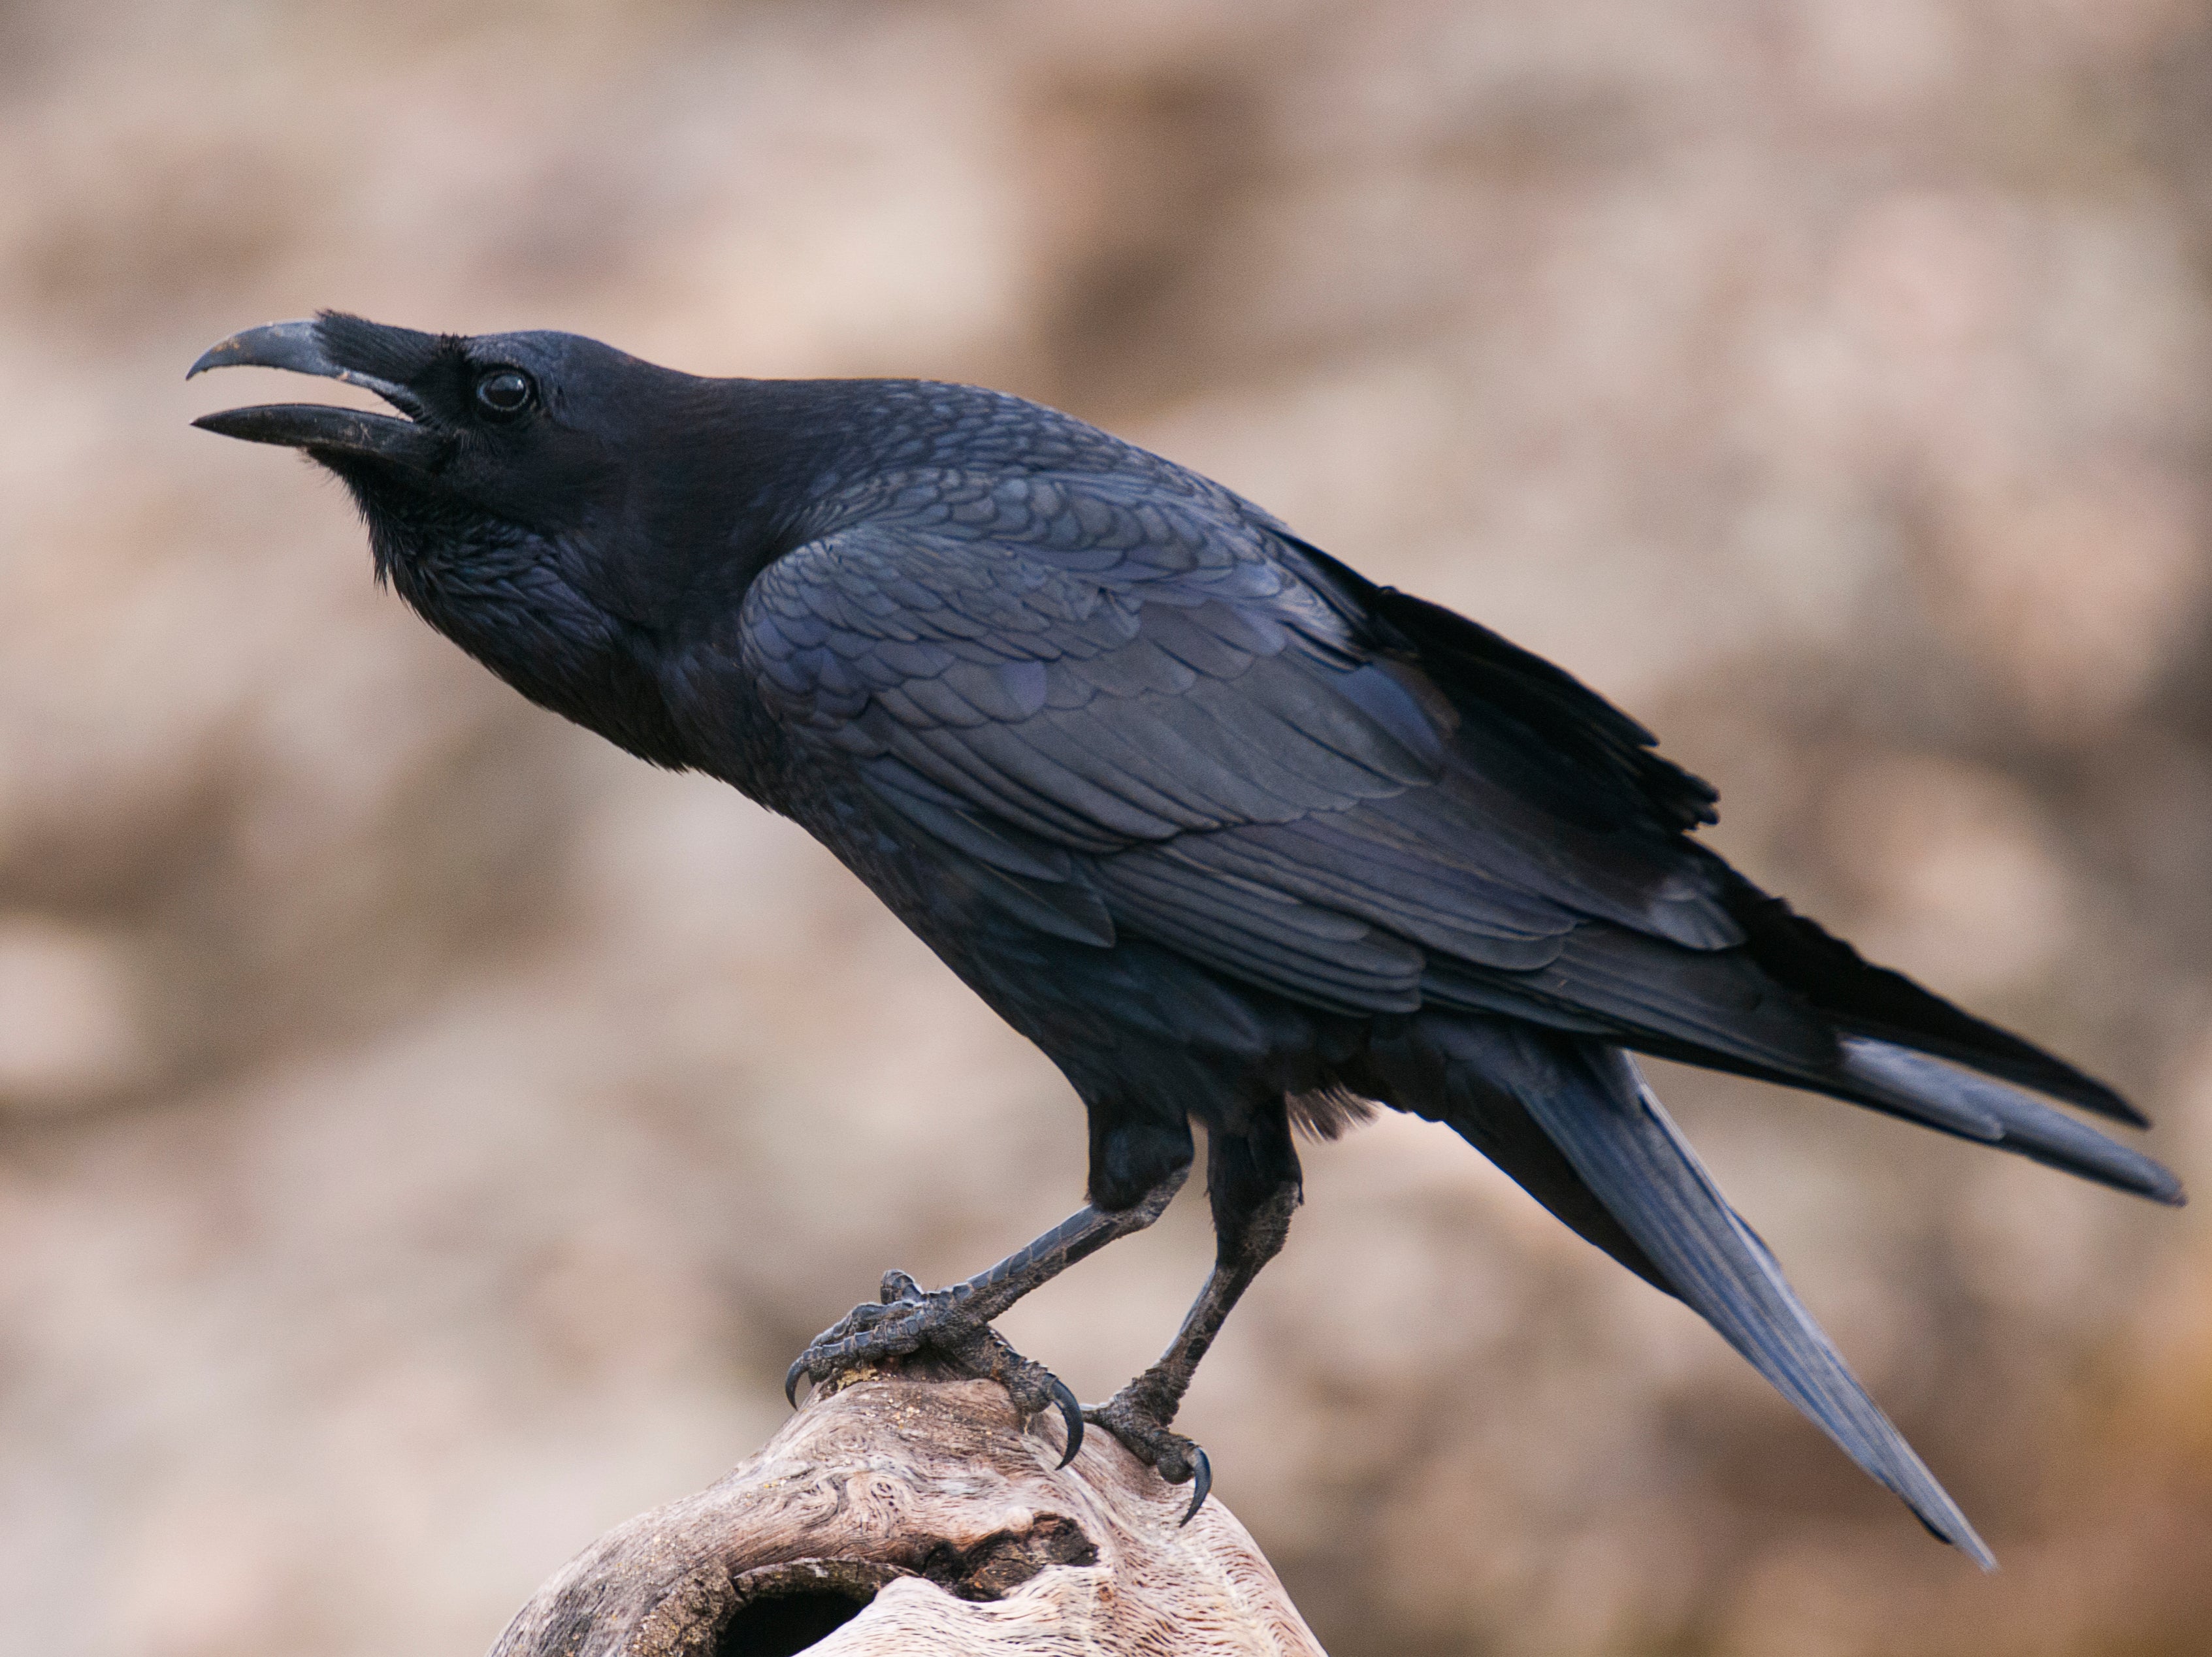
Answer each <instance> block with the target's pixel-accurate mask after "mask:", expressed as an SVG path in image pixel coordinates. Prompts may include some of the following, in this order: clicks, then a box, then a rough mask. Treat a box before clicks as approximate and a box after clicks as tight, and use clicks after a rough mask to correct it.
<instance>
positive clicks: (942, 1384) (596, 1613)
mask: <svg viewBox="0 0 2212 1657" xmlns="http://www.w3.org/2000/svg"><path fill="white" fill-rule="evenodd" d="M1061 1442H1062V1441H1061V1438H1060V1423H1059V1422H1058V1421H1057V1419H1050V1420H1048V1419H1044V1418H1040V1419H1039V1420H1038V1421H1036V1422H1035V1423H1032V1424H1031V1425H1030V1427H1029V1429H1027V1430H1024V1427H1023V1424H1022V1423H1021V1422H1020V1421H1019V1420H1018V1419H1017V1418H1016V1417H1015V1414H1014V1411H1013V1409H1012V1405H1010V1403H1009V1402H1008V1400H1007V1398H1006V1393H1005V1391H1004V1390H1003V1389H1002V1388H1000V1387H998V1386H996V1385H995V1384H994V1383H991V1382H988V1381H954V1380H940V1379H923V1378H919V1377H917V1376H915V1375H905V1374H901V1375H878V1377H876V1378H873V1379H870V1380H866V1381H860V1382H858V1383H856V1384H854V1385H853V1386H850V1387H847V1388H845V1389H844V1390H843V1391H842V1392H839V1393H835V1394H833V1395H831V1396H829V1397H828V1398H824V1399H817V1400H816V1401H815V1402H813V1403H812V1404H810V1405H808V1406H807V1407H806V1408H805V1409H804V1410H802V1411H799V1413H798V1414H797V1415H795V1416H793V1417H792V1418H791V1420H790V1421H788V1422H787V1423H785V1424H784V1426H783V1428H782V1429H781V1431H779V1432H778V1433H777V1434H776V1435H775V1437H774V1438H772V1439H770V1440H769V1442H768V1443H767V1444H766V1445H765V1446H764V1447H763V1448H762V1449H761V1450H760V1451H759V1452H758V1453H757V1454H755V1455H753V1456H751V1457H750V1458H748V1459H747V1460H744V1462H741V1463H740V1464H739V1465H738V1466H737V1467H736V1468H735V1469H734V1470H733V1471H732V1472H730V1473H729V1475H728V1476H727V1477H726V1478H723V1479H722V1480H721V1481H720V1483H719V1484H714V1486H712V1487H711V1488H709V1489H708V1490H702V1491H701V1492H700V1493H699V1494H698V1495H696V1496H689V1497H686V1498H685V1499H684V1500H683V1501H680V1502H671V1503H670V1504H669V1505H668V1506H667V1507H665V1508H659V1509H657V1510H655V1511H654V1512H652V1513H648V1514H642V1515H641V1516H640V1517H638V1518H636V1519H633V1520H630V1521H629V1523H628V1524H626V1525H623V1526H620V1527H617V1528H616V1529H615V1530H612V1531H610V1532H609V1533H607V1534H606V1535H605V1536H603V1537H601V1538H600V1539H599V1541H597V1542H596V1543H594V1544H593V1545H592V1546H591V1547H589V1548H587V1549H586V1550H585V1551H584V1552H583V1553H582V1554H581V1555H580V1556H579V1557H577V1558H575V1559H574V1560H573V1561H572V1562H570V1563H569V1564H568V1566H567V1567H566V1568H565V1569H562V1571H561V1572H560V1573H559V1574H558V1575H556V1576H555V1577H554V1578H553V1579H552V1580H551V1581H549V1582H548V1583H546V1585H545V1586H544V1587H542V1588H540V1589H539V1590H538V1594H537V1596H536V1597H535V1598H534V1599H532V1600H531V1602H530V1603H529V1604H528V1605H526V1606H524V1607H523V1608H522V1610H521V1611H520V1612H518V1613H517V1614H516V1616H515V1618H514V1621H513V1623H512V1624H509V1625H508V1627H507V1632H506V1633H505V1634H504V1635H502V1636H501V1637H500V1640H499V1642H498V1643H497V1644H496V1645H495V1647H494V1648H492V1657H755V1654H769V1653H792V1652H798V1651H812V1652H819V1653H821V1654H822V1657H865V1654H887V1653H893V1652H896V1653H900V1654H921V1657H931V1654H945V1657H950V1654H954V1653H958V1654H963V1657H965V1654H975V1653H994V1654H1006V1657H1013V1654H1052V1657H1078V1654H1084V1657H1089V1654H1106V1653H1114V1654H1122V1653H1131V1654H1136V1653H1143V1654H1160V1657H1164V1654H1168V1653H1176V1654H1185V1653H1188V1654H1229V1653H1237V1654H1253V1657H1323V1654H1322V1650H1321V1647H1320V1646H1319V1645H1318V1644H1317V1643H1316V1642H1315V1640H1314V1637H1313V1635H1312V1634H1311V1633H1310V1631H1309V1630H1307V1628H1306V1625H1305V1624H1304V1620H1303V1619H1301V1618H1300V1617H1299V1616H1298V1613H1297V1610H1296V1609H1295V1608H1294V1607H1293V1606H1292V1605H1291V1602H1290V1599H1289V1598H1288V1596H1286V1595H1285V1593H1284V1592H1283V1586H1282V1584H1281V1583H1280V1582H1279V1581H1276V1579H1275V1573H1274V1572H1273V1570H1272V1569H1269V1567H1268V1564H1267V1560H1266V1559H1265V1558H1264V1557H1261V1553H1260V1551H1259V1549H1258V1548H1256V1547H1255V1546H1254V1545H1253V1542H1252V1539H1251V1538H1250V1537H1249V1536H1248V1535H1247V1534H1246V1533H1245V1531H1244V1527H1243V1526H1242V1525H1239V1524H1238V1523H1237V1520H1235V1519H1234V1518H1232V1517H1231V1515H1230V1514H1229V1512H1228V1510H1227V1509H1226V1508H1224V1507H1223V1506H1222V1505H1221V1504H1220V1502H1218V1501H1212V1500H1209V1501H1208V1502H1206V1505H1205V1506H1204V1507H1203V1508H1200V1510H1199V1512H1198V1514H1197V1516H1196V1517H1194V1519H1193V1520H1191V1521H1190V1523H1189V1524H1188V1526H1182V1527H1178V1526H1177V1524H1176V1520H1178V1519H1180V1518H1181V1517H1182V1513H1183V1509H1184V1507H1185V1505H1186V1503H1187V1502H1188V1495H1189V1491H1188V1486H1185V1487H1183V1488H1182V1489H1176V1488H1175V1487H1172V1486H1170V1485H1168V1484H1164V1483H1163V1482H1162V1481H1161V1480H1160V1478H1159V1477H1158V1475H1157V1474H1155V1473H1154V1472H1152V1470H1151V1469H1150V1468H1148V1467H1146V1466H1144V1465H1143V1464H1142V1463H1140V1462H1139V1461H1138V1460H1136V1459H1135V1458H1134V1457H1133V1456H1131V1455H1130V1454H1129V1453H1128V1452H1127V1450H1125V1449H1123V1448H1121V1445H1120V1443H1118V1442H1116V1441H1115V1439H1114V1438H1113V1437H1111V1436H1110V1435H1108V1434H1106V1433H1104V1432H1102V1431H1099V1430H1097V1429H1092V1430H1091V1432H1090V1433H1089V1434H1087V1435H1085V1440H1084V1445H1083V1450H1082V1453H1081V1454H1079V1456H1078V1457H1077V1458H1076V1460H1075V1461H1074V1463H1073V1465H1072V1466H1069V1467H1067V1468H1066V1470H1064V1471H1056V1470H1055V1469H1054V1465H1053V1464H1054V1462H1056V1461H1058V1460H1059V1459H1060V1445H1061Z"/></svg>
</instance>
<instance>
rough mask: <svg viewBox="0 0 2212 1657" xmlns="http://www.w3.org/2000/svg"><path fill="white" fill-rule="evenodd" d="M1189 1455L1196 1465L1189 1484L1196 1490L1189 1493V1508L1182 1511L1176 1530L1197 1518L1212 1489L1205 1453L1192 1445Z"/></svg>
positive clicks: (1210, 1472) (1211, 1476)
mask: <svg viewBox="0 0 2212 1657" xmlns="http://www.w3.org/2000/svg"><path fill="white" fill-rule="evenodd" d="M1190 1454H1191V1459H1192V1460H1194V1461H1195V1462H1197V1464H1198V1466H1196V1467H1195V1468H1194V1469H1193V1470H1192V1472H1191V1476H1190V1482H1191V1483H1192V1484H1194V1485H1195V1486H1197V1488H1196V1489H1195V1490H1192V1491H1191V1493H1190V1506H1188V1508H1184V1509H1183V1511H1182V1518H1181V1519H1179V1520H1176V1529H1177V1530H1181V1529H1182V1527H1184V1526H1185V1525H1188V1524H1189V1523H1190V1521H1191V1520H1194V1519H1195V1518H1197V1517H1198V1510H1199V1509H1200V1508H1202V1507H1204V1506H1205V1505H1206V1495H1207V1493H1208V1492H1209V1491H1211V1490H1212V1489H1213V1464H1212V1462H1211V1461H1208V1460H1206V1452H1205V1451H1204V1450H1202V1449H1200V1448H1199V1447H1198V1446H1197V1445H1195V1444H1194V1445H1192V1446H1191V1447H1190Z"/></svg>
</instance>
